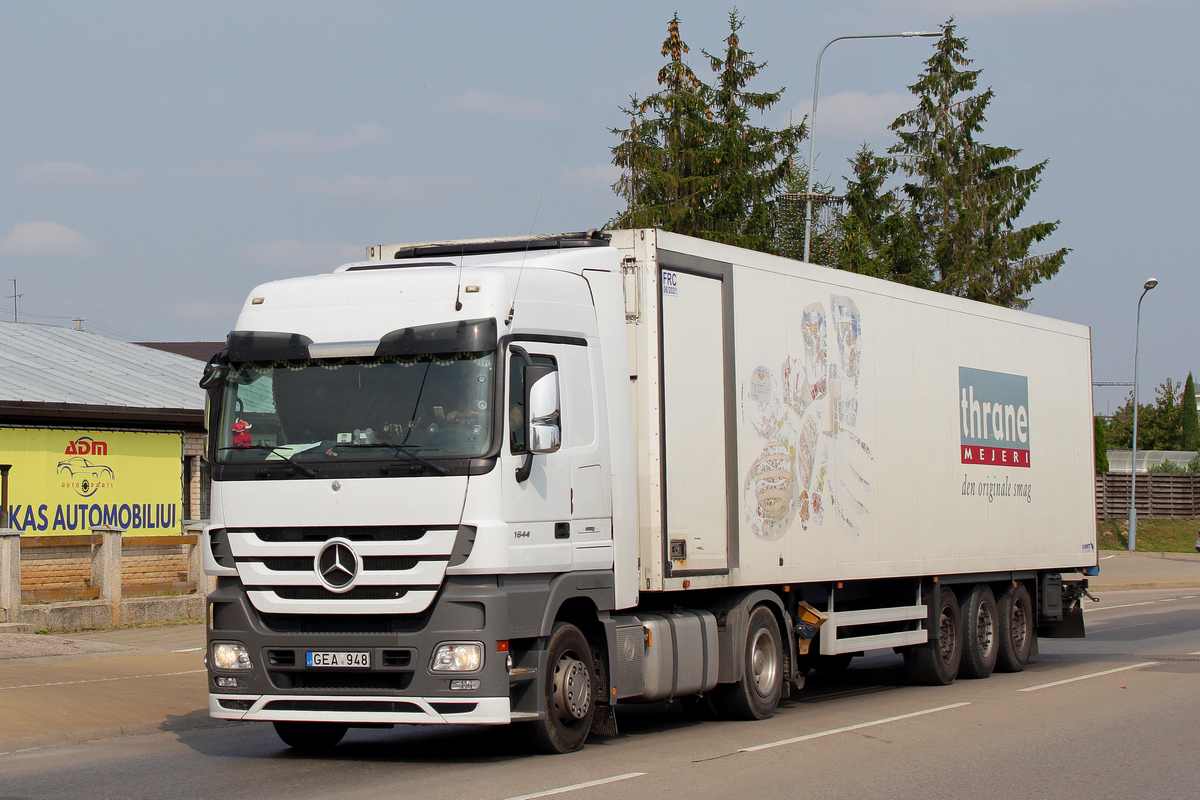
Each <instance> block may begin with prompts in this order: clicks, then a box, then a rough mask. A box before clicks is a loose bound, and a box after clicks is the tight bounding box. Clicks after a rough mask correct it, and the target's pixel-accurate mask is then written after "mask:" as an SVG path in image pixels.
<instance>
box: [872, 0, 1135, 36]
mask: <svg viewBox="0 0 1200 800" xmlns="http://www.w3.org/2000/svg"><path fill="white" fill-rule="evenodd" d="M1135 4H1136V5H1146V4H1147V0H880V2H879V5H883V6H888V7H890V8H894V9H897V10H903V11H904V12H906V13H913V12H934V13H937V14H941V15H942V16H941V17H940V19H941V20H944V19H945V18H946V17H948V16H950V15H951V14H959V15H966V14H972V15H977V16H982V17H1019V16H1023V15H1027V14H1037V15H1045V14H1047V13H1055V12H1067V13H1070V12H1073V11H1101V10H1104V9H1108V8H1113V7H1116V6H1132V5H1135ZM959 35H962V28H961V27H960V28H959Z"/></svg>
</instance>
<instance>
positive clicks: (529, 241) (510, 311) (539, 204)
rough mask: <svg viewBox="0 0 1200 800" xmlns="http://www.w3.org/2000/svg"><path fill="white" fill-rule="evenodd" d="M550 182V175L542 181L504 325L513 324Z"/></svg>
mask: <svg viewBox="0 0 1200 800" xmlns="http://www.w3.org/2000/svg"><path fill="white" fill-rule="evenodd" d="M548 183H550V175H549V174H547V175H546V180H544V181H542V193H541V194H540V195H538V202H537V208H535V209H534V210H533V224H532V225H530V226H529V238H528V239H526V240H525V252H523V253H521V266H520V268H518V269H517V285H516V286H514V287H513V297H512V305H510V306H509V307H508V319H506V320H504V327H506V328H507V327H508V326H509V325H512V321H513V313H514V312H515V311H516V309H517V289H520V288H521V275H522V274H524V272H525V256H527V255H529V245H530V244H532V243H533V232H534V230H535V229H536V228H537V218H538V214H539V213H540V212H541V210H542V198H544V197H545V196H546V184H548Z"/></svg>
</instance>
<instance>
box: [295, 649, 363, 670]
mask: <svg viewBox="0 0 1200 800" xmlns="http://www.w3.org/2000/svg"><path fill="white" fill-rule="evenodd" d="M307 664H308V666H310V667H361V668H363V669H370V668H371V653H370V651H360V652H345V651H341V650H309V651H308V655H307Z"/></svg>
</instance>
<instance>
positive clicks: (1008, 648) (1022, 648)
mask: <svg viewBox="0 0 1200 800" xmlns="http://www.w3.org/2000/svg"><path fill="white" fill-rule="evenodd" d="M996 616H997V621H998V623H999V624H998V625H997V629H998V630H997V637H996V638H997V642H996V644H997V657H996V669H997V670H999V671H1000V672H1020V671H1021V670H1023V669H1025V664H1026V663H1027V662H1028V661H1029V654H1030V653H1031V652H1032V650H1033V637H1034V636H1035V635H1036V634H1035V632H1034V630H1033V603H1032V602H1031V601H1030V599H1029V590H1028V589H1026V588H1025V584H1023V583H1018V584H1017V585H1016V586H1009V587H1008V588H1007V589H1005V590H1004V591H1003V592H1001V594H1000V597H999V598H997V602H996Z"/></svg>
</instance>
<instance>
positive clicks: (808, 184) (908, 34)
mask: <svg viewBox="0 0 1200 800" xmlns="http://www.w3.org/2000/svg"><path fill="white" fill-rule="evenodd" d="M941 35H942V33H941V31H905V32H904V33H879V34H870V35H866V36H838V37H836V38H834V39H830V40H829V41H828V42H826V43H825V47H822V48H821V52H820V53H818V54H817V77H816V78H815V79H814V80H813V104H812V114H811V115H810V116H809V118H808V176H807V177H806V178H805V179H804V194H805V196H806V197H807V198H808V205H807V209H806V212H805V215H804V260H805V261H808V248H809V242H810V237H811V231H812V174H813V141H814V139H815V138H816V137H815V132H816V129H817V89H818V87H820V85H821V56H823V55H825V49H826V48H827V47H829V45H831V44H833V43H834V42H838V41H841V40H842V39H901V38H903V39H911V38H913V37H930V36H941Z"/></svg>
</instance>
